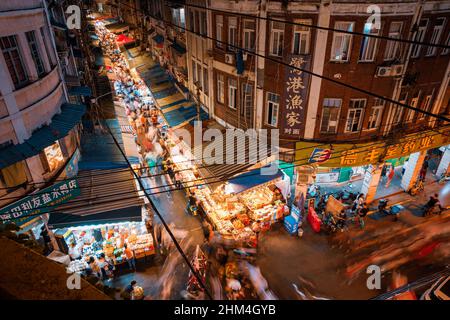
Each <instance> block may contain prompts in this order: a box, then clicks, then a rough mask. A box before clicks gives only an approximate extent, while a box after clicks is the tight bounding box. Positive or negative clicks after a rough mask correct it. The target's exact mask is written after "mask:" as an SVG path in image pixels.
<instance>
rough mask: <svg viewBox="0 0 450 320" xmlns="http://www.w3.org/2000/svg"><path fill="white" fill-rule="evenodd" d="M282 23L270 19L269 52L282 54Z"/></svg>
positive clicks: (273, 54) (277, 54)
mask: <svg viewBox="0 0 450 320" xmlns="http://www.w3.org/2000/svg"><path fill="white" fill-rule="evenodd" d="M283 39H284V23H283V22H276V21H272V22H271V24H270V54H271V55H272V56H278V57H281V56H282V55H283V41H284V40H283Z"/></svg>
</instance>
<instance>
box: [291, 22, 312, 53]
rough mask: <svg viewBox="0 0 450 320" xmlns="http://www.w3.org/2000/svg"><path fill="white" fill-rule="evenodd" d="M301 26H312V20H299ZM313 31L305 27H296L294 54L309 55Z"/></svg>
mask: <svg viewBox="0 0 450 320" xmlns="http://www.w3.org/2000/svg"><path fill="white" fill-rule="evenodd" d="M296 22H298V23H301V24H311V20H299V21H296ZM310 37H311V31H310V28H308V27H305V26H299V25H295V26H294V38H293V44H292V53H293V54H308V53H309V43H310Z"/></svg>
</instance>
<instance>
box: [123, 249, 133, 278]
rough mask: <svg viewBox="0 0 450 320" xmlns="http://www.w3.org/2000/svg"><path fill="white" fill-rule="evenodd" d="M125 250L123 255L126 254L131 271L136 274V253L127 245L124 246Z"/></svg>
mask: <svg viewBox="0 0 450 320" xmlns="http://www.w3.org/2000/svg"><path fill="white" fill-rule="evenodd" d="M123 248H124V250H123V253H124V254H125V258H126V259H127V263H128V266H129V267H130V270H133V271H134V272H136V258H135V256H134V252H133V251H132V250H131V249H130V248H129V247H128V246H127V244H126V243H125V244H124V246H123Z"/></svg>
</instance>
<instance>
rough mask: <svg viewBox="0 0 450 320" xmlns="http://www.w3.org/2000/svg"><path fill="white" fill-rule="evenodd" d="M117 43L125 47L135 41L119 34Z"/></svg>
mask: <svg viewBox="0 0 450 320" xmlns="http://www.w3.org/2000/svg"><path fill="white" fill-rule="evenodd" d="M116 41H117V44H118V45H119V46H123V45H125V44H127V43H131V42H133V41H134V39H133V38H130V37H128V36H126V35H124V34H119V35H118V36H117V38H116Z"/></svg>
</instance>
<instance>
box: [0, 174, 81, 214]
mask: <svg viewBox="0 0 450 320" xmlns="http://www.w3.org/2000/svg"><path fill="white" fill-rule="evenodd" d="M80 193H81V191H80V188H79V185H78V181H77V180H76V179H71V180H67V181H62V182H58V183H56V184H54V185H52V186H50V187H48V188H45V189H42V190H39V191H37V192H36V193H35V194H31V195H29V196H26V197H24V198H23V199H21V200H19V201H16V202H14V203H12V204H10V205H7V206H6V207H3V208H2V209H0V220H1V221H3V222H6V221H11V220H12V221H13V222H16V221H21V220H22V219H23V218H26V217H30V216H37V215H41V214H44V213H47V212H50V211H52V210H53V209H55V208H56V207H57V206H59V205H61V204H63V203H65V202H67V201H68V200H70V199H73V198H75V197H77V196H79V195H80Z"/></svg>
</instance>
